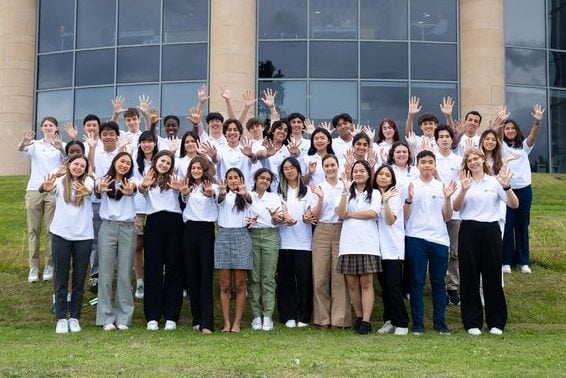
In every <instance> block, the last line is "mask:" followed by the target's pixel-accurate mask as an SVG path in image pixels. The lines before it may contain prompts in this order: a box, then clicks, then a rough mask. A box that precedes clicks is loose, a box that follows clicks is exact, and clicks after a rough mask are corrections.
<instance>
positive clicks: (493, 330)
mask: <svg viewBox="0 0 566 378" xmlns="http://www.w3.org/2000/svg"><path fill="white" fill-rule="evenodd" d="M489 333H491V334H492V335H497V336H499V335H503V330H501V329H499V328H497V327H493V328H491V329H490V330H489Z"/></svg>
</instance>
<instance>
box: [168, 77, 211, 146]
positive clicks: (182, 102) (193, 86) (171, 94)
mask: <svg viewBox="0 0 566 378" xmlns="http://www.w3.org/2000/svg"><path fill="white" fill-rule="evenodd" d="M203 84H204V82H202V83H183V84H176V83H175V84H163V86H162V88H161V91H162V92H161V98H162V99H163V100H162V101H161V118H165V117H166V116H168V115H170V114H172V115H176V116H177V117H179V120H180V121H181V128H180V130H179V134H178V135H179V137H181V136H182V135H183V134H184V133H185V132H187V131H189V130H192V129H193V124H192V123H191V124H190V126H189V121H188V120H187V118H186V117H187V112H188V109H189V106H194V104H196V101H197V98H196V93H197V90H198V88H199V87H200V86H201V85H203ZM193 94H194V96H193ZM205 117H206V112H205V109H203V122H205V121H204V118H205ZM162 128H163V127H160V130H159V132H160V133H159V135H161V136H165V130H161V129H162Z"/></svg>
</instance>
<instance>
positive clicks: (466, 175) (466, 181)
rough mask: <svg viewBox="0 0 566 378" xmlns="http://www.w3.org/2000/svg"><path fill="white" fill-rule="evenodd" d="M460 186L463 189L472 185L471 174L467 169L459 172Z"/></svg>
mask: <svg viewBox="0 0 566 378" xmlns="http://www.w3.org/2000/svg"><path fill="white" fill-rule="evenodd" d="M460 186H461V187H462V189H463V190H468V189H470V186H472V174H471V173H470V172H469V171H467V172H465V171H462V172H460Z"/></svg>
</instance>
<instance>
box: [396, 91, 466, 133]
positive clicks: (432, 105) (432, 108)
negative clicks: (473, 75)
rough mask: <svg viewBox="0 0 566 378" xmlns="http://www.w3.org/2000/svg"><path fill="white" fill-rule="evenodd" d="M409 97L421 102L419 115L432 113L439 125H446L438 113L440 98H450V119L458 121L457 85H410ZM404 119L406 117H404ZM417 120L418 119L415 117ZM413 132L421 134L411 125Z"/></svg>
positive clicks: (441, 115) (416, 126)
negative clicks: (452, 105) (452, 107)
mask: <svg viewBox="0 0 566 378" xmlns="http://www.w3.org/2000/svg"><path fill="white" fill-rule="evenodd" d="M411 96H417V97H419V98H420V100H421V103H420V104H421V106H422V111H421V113H425V112H426V113H433V114H435V115H436V116H437V117H438V120H439V121H440V123H446V120H445V118H444V115H443V114H442V112H441V111H440V106H439V104H442V97H445V96H450V97H452V98H453V99H454V111H453V112H452V118H454V119H459V115H458V85H457V84H456V83H454V84H452V83H415V82H413V83H411ZM406 104H407V100H405V112H406V111H407V105H406ZM405 117H406V115H405ZM416 118H418V117H416ZM413 127H414V128H415V132H416V133H417V134H421V131H420V130H418V131H417V129H418V125H417V124H416V120H415V124H414V125H413Z"/></svg>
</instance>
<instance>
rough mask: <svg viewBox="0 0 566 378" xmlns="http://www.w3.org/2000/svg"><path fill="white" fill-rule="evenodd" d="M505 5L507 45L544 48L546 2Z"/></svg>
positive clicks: (516, 0)
mask: <svg viewBox="0 0 566 378" xmlns="http://www.w3.org/2000/svg"><path fill="white" fill-rule="evenodd" d="M503 3H504V4H505V22H504V25H505V44H507V45H513V46H528V47H544V45H545V43H544V42H545V25H544V22H545V18H546V17H545V14H544V1H533V0H513V1H504V2H503Z"/></svg>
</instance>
